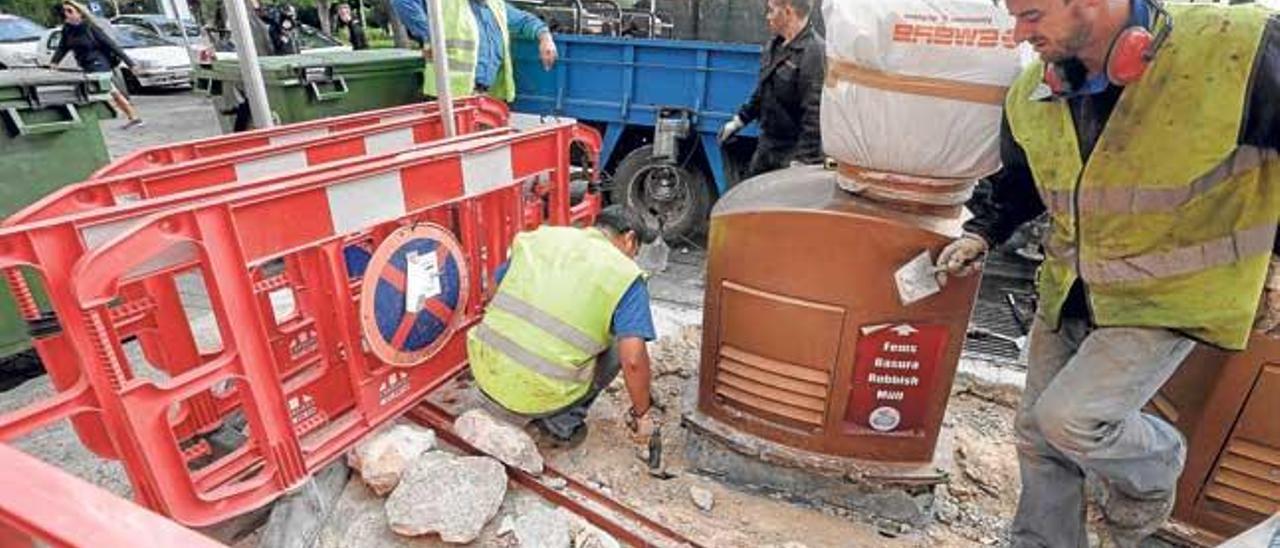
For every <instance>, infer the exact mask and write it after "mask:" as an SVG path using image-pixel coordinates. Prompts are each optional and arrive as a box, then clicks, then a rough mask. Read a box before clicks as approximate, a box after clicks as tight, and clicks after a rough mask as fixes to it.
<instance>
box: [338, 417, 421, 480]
mask: <svg viewBox="0 0 1280 548" xmlns="http://www.w3.org/2000/svg"><path fill="white" fill-rule="evenodd" d="M435 446H436V433H435V432H432V431H431V430H430V429H427V428H422V427H420V426H417V425H412V424H397V425H395V426H392V427H391V428H389V429H387V430H386V431H383V432H380V433H378V434H375V435H374V436H373V437H372V438H371V439H369V440H368V441H365V442H364V443H361V444H360V445H357V446H356V448H355V449H354V450H352V451H351V452H350V453H348V454H347V463H348V464H350V465H351V467H352V468H354V469H356V470H358V471H359V472H360V477H361V478H362V479H363V480H364V482H365V484H366V485H368V486H369V488H370V489H373V492H375V493H377V494H378V495H379V496H386V495H387V494H388V493H390V492H391V491H392V490H393V489H395V488H396V485H397V484H398V483H400V476H401V475H402V474H404V471H405V469H406V468H408V467H409V465H410V464H412V463H413V462H414V461H415V460H417V458H418V457H419V456H420V455H422V454H423V453H426V452H427V451H430V450H432V449H433V448H435Z"/></svg>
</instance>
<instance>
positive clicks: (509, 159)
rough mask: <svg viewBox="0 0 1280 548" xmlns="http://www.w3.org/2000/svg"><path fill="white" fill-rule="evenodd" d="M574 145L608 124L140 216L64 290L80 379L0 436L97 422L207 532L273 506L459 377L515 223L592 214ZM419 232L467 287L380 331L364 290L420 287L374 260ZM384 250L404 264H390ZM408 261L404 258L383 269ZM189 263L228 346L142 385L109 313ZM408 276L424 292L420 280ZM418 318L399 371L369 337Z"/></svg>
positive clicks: (8, 261) (159, 496) (142, 480)
mask: <svg viewBox="0 0 1280 548" xmlns="http://www.w3.org/2000/svg"><path fill="white" fill-rule="evenodd" d="M574 143H577V144H578V145H580V146H583V147H585V148H586V151H587V153H588V154H587V156H588V157H590V158H592V159H595V158H597V157H598V154H599V144H600V143H599V135H598V134H596V133H595V132H594V131H592V130H590V129H588V128H584V127H580V126H576V125H572V124H558V125H547V126H544V127H540V128H536V129H531V130H529V131H525V132H520V133H516V134H507V135H501V136H495V137H479V138H472V139H466V140H463V141H461V142H457V143H453V144H449V145H445V146H439V147H431V148H429V149H427V150H421V151H414V152H410V153H405V154H400V155H398V156H397V157H396V158H394V159H390V160H385V161H380V162H370V163H365V164H362V165H359V166H352V167H348V168H344V169H341V170H336V171H333V172H326V173H322V174H317V175H307V176H303V177H299V178H298V179H297V180H294V181H290V182H285V183H279V184H275V185H270V186H268V187H264V188H259V189H255V190H246V191H240V192H236V193H234V194H231V195H228V196H225V197H220V198H218V199H214V200H208V201H202V202H199V203H195V204H191V205H186V206H182V207H177V208H169V209H167V210H164V211H162V212H161V213H159V214H157V215H154V216H152V217H149V218H148V219H146V220H144V221H142V222H140V223H134V222H130V223H129V225H128V226H125V227H122V228H123V230H122V231H121V232H120V233H119V234H118V235H117V236H115V237H114V238H112V239H111V240H110V241H108V242H105V243H104V244H102V245H101V246H100V247H97V248H96V249H95V250H94V251H92V252H91V253H90V254H88V255H86V256H84V257H82V258H81V259H80V260H79V261H78V263H77V265H76V266H75V268H74V270H73V272H72V277H73V280H74V283H75V287H74V289H75V294H74V295H69V294H68V293H69V291H68V290H69V289H70V288H69V287H68V288H64V289H63V290H61V291H51V293H50V299H51V300H52V301H54V302H55V306H56V307H57V308H58V309H60V310H61V309H68V308H74V309H77V310H80V311H81V312H82V313H81V314H80V315H78V316H74V317H69V318H68V319H66V320H65V321H64V323H65V325H64V326H63V327H64V329H65V332H64V333H65V336H66V337H67V339H68V340H69V341H70V344H71V347H72V348H74V350H75V354H76V355H77V356H79V357H81V358H82V359H83V361H82V362H81V364H80V366H79V371H78V373H79V377H78V379H77V380H76V381H75V384H73V385H72V386H71V387H70V388H67V389H62V390H61V391H60V393H59V395H58V396H57V397H56V398H54V399H51V400H49V401H45V402H40V403H39V404H37V405H36V406H33V407H31V408H28V409H24V410H21V411H19V412H18V413H16V414H11V415H8V416H5V417H0V439H12V438H13V437H16V436H20V435H23V434H24V433H26V432H29V431H31V430H32V429H34V428H38V427H40V426H41V425H44V424H48V423H50V422H52V421H56V420H61V419H64V418H67V417H69V416H73V415H76V414H80V413H92V414H96V415H98V416H100V417H101V418H102V422H103V425H104V427H105V430H106V432H107V434H108V436H107V438H108V440H109V441H110V443H111V447H112V449H113V451H114V453H115V454H117V455H119V457H120V459H121V460H122V462H123V464H124V465H125V468H126V470H127V471H128V472H129V475H130V478H131V480H132V482H133V485H134V490H135V493H136V496H137V497H138V500H139V501H140V502H142V503H143V504H145V505H146V506H148V507H150V508H153V509H156V510H157V511H160V512H162V513H165V514H167V515H170V516H171V517H173V518H175V519H177V520H178V521H180V522H182V523H186V524H190V525H203V524H208V523H212V522H216V521H218V520H220V519H223V518H226V517H228V516H231V515H235V514H239V513H242V512H244V511H248V510H251V509H253V508H255V507H258V506H261V505H263V504H266V503H267V502H269V501H270V500H272V499H273V498H274V497H276V496H277V495H279V494H280V493H282V492H284V491H285V490H287V489H288V488H291V487H293V486H295V485H297V484H298V483H299V482H300V481H302V480H303V479H304V478H305V477H306V476H307V475H308V474H309V473H310V472H311V471H314V470H316V469H317V468H318V467H320V466H323V465H324V464H326V463H327V462H329V461H331V460H332V459H334V458H337V457H338V456H340V455H341V454H342V453H343V452H344V451H345V450H346V449H347V448H349V447H350V446H351V445H352V444H353V443H354V442H355V441H356V440H358V439H359V438H360V437H361V436H363V435H365V434H367V433H368V432H370V431H372V430H373V429H375V428H377V427H378V426H380V425H381V424H383V423H385V422H386V421H388V420H390V419H391V418H393V417H395V416H397V415H399V414H400V413H402V412H404V411H405V410H406V409H407V408H408V407H409V406H411V405H412V404H414V403H415V402H416V401H417V400H419V399H420V398H421V397H423V396H424V395H426V394H427V393H428V392H429V391H430V390H431V389H432V388H434V387H435V386H436V385H437V384H438V383H440V382H442V381H443V380H444V379H446V378H447V377H448V376H449V375H451V374H453V373H455V372H457V371H458V370H460V369H461V368H462V367H465V351H464V344H463V337H462V336H461V333H462V332H463V330H465V329H466V328H467V327H469V326H470V325H472V324H474V322H475V321H477V320H478V318H479V314H480V311H481V310H482V306H483V303H482V300H483V299H482V296H483V295H485V294H487V292H488V291H489V289H490V287H489V285H491V280H492V272H493V270H494V269H495V268H496V266H497V264H498V263H499V262H500V261H502V260H503V259H504V258H505V256H506V252H507V247H508V246H509V244H510V241H511V238H512V237H513V236H514V234H515V233H516V232H517V231H519V230H522V229H524V228H527V227H530V226H533V225H536V224H538V223H540V222H542V221H543V220H544V215H545V216H546V218H547V219H549V220H550V221H551V222H553V223H557V224H567V223H570V222H589V220H590V218H591V217H593V216H594V213H595V212H596V211H598V208H599V196H598V195H596V194H590V195H589V196H588V199H587V200H585V201H584V202H583V203H581V204H579V205H577V206H574V207H572V208H571V207H570V203H569V202H570V197H569V188H568V187H569V175H570V170H571V168H570V165H569V158H570V152H569V151H570V147H571V145H573V144H574ZM406 231H408V232H406ZM2 234H4V233H3V232H0V235H2ZM71 234H72V236H70V237H74V232H72V233H71ZM406 234H408V236H406ZM424 234H425V235H426V236H424ZM405 238H408V240H405V241H407V242H409V243H411V244H413V245H427V244H429V245H428V246H427V248H424V249H425V251H423V252H424V253H426V255H423V256H421V257H419V258H420V259H423V258H424V257H425V259H423V260H429V261H430V262H431V264H432V265H435V266H432V268H437V266H438V268H439V269H440V270H439V271H440V272H442V274H441V275H440V276H441V278H440V279H445V280H448V279H455V278H456V280H455V282H454V284H453V285H449V283H443V282H442V283H443V285H441V287H444V288H446V289H445V290H440V289H437V292H438V294H439V295H452V300H451V301H449V300H446V301H444V302H441V301H440V299H441V298H443V297H440V298H435V299H431V300H429V301H423V309H422V310H421V311H419V312H413V313H412V314H410V313H409V312H404V313H403V316H402V317H396V318H392V319H393V320H396V321H398V322H399V323H398V326H399V327H397V328H396V329H394V330H392V329H390V328H388V329H387V330H386V331H378V329H381V328H380V327H375V328H370V327H369V324H368V323H366V324H365V328H364V329H363V330H362V328H361V325H360V320H359V317H360V312H358V311H357V307H359V306H362V305H366V308H367V305H368V304H369V303H363V302H361V299H360V298H359V293H360V291H361V290H362V289H364V286H365V285H367V284H368V283H373V284H384V283H385V284H387V286H386V287H389V288H391V289H385V288H382V287H380V288H379V289H378V291H383V292H384V293H385V292H386V291H392V292H394V291H396V290H397V289H396V288H397V287H398V288H399V289H398V290H399V291H401V292H405V291H407V290H405V289H404V288H405V286H406V281H405V280H406V278H405V276H403V275H397V270H396V268H401V269H403V265H404V264H406V263H404V261H405V260H411V259H405V258H404V255H403V254H400V255H396V253H391V254H390V255H388V252H387V251H385V248H383V249H378V248H380V247H383V246H384V245H392V244H387V243H386V242H387V241H391V242H399V241H401V240H403V239H405ZM421 242H427V244H421ZM28 243H29V242H28V241H26V240H23V239H21V238H12V237H10V238H5V237H3V236H0V267H6V268H8V267H14V266H21V265H35V264H36V263H37V259H38V257H36V250H35V249H32V248H31V247H30V246H29V245H28ZM406 245H408V244H406ZM353 249H357V250H358V249H375V250H376V251H375V252H374V254H373V257H374V262H373V263H372V264H374V265H377V268H379V269H380V270H379V271H378V277H377V278H372V279H370V280H368V281H366V280H365V278H366V276H365V275H364V272H363V271H361V270H360V269H359V268H353V264H352V262H351V261H349V258H350V257H351V255H350V251H351V250H353ZM415 253H416V252H415ZM380 255H381V256H383V257H392V259H391V260H390V261H384V262H382V263H378V261H377V258H378V257H379V256H380ZM396 256H399V257H400V259H398V260H400V263H399V264H400V265H401V266H400V267H396V268H392V267H389V266H388V265H395V264H396V262H395V261H396V260H397V259H395V258H394V257H396ZM415 256H416V255H415ZM192 262H196V263H197V264H198V268H200V270H201V272H202V273H203V275H204V278H205V280H206V281H207V282H208V283H209V284H210V297H211V301H212V305H213V314H214V315H215V317H216V318H217V323H218V328H219V332H220V334H221V336H222V340H223V345H224V348H223V350H222V351H221V352H220V353H218V354H217V355H215V356H210V357H207V358H205V359H202V360H201V363H200V364H199V365H196V366H195V367H193V368H191V369H190V370H187V371H185V372H182V373H181V374H178V375H175V376H172V377H171V378H169V379H168V380H167V381H150V380H146V379H145V378H143V377H141V376H139V372H138V371H135V370H134V369H133V367H132V366H131V364H130V363H129V362H128V361H127V360H126V359H125V358H124V357H123V356H124V355H123V352H122V349H121V346H120V342H121V336H120V334H119V333H118V332H117V331H116V329H115V325H116V322H115V321H112V320H111V318H112V316H113V315H115V316H117V317H118V316H119V315H120V314H121V312H120V311H121V308H122V307H128V306H130V300H129V298H128V295H127V294H126V292H125V291H124V289H125V288H126V287H130V286H133V285H134V284H138V283H146V281H148V280H153V279H156V278H157V277H164V276H168V275H170V274H172V273H173V272H174V271H175V270H177V269H183V268H187V267H188V265H190V264H192ZM370 268H373V267H370ZM450 272H452V273H453V276H454V278H448V277H447V276H446V274H448V273H450ZM397 283H398V284H399V285H398V286H397V285H396V284H397ZM407 284H408V286H410V287H411V286H412V285H413V282H412V277H411V276H410V277H409V281H408V282H407ZM448 288H452V289H448ZM282 291H288V292H291V293H292V294H293V296H294V299H295V301H296V303H297V309H296V312H295V313H293V314H292V315H289V316H288V317H283V318H279V317H276V315H275V314H274V313H273V312H272V310H271V305H270V301H271V296H272V295H273V294H278V293H280V292H282ZM440 291H443V293H439V292H440ZM450 291H452V293H450ZM379 295H381V293H379ZM68 298H70V299H71V300H72V302H66V300H67V299H68ZM378 298H379V299H381V297H378ZM392 302H395V300H394V299H393V300H392ZM401 302H403V301H401ZM383 308H385V307H383ZM392 308H394V307H392ZM428 315H429V316H428ZM411 316H412V318H411ZM424 318H425V319H426V322H425V323H428V324H431V325H435V326H436V328H438V329H437V331H436V334H435V337H436V338H435V339H432V340H431V341H430V342H431V344H433V345H435V347H434V348H432V349H431V351H430V352H429V353H428V355H425V356H422V357H421V359H422V360H425V361H422V362H421V363H419V364H418V365H414V366H411V367H404V366H392V365H389V364H387V363H385V362H383V361H382V360H380V359H378V358H376V357H375V354H374V353H373V352H372V351H371V350H370V348H369V347H368V344H367V342H366V341H367V340H369V338H370V337H381V338H383V339H385V340H383V341H382V342H385V343H389V344H391V345H393V346H398V345H405V344H408V343H407V342H406V337H408V338H409V339H412V338H413V337H416V336H418V335H419V333H418V327H416V326H417V325H418V324H419V323H423V322H420V321H419V320H422V319H424ZM433 318H434V319H438V320H439V321H438V322H435V323H431V321H430V320H432V319H433ZM436 324H438V325H436ZM406 325H408V326H409V329H406V328H405V326H406ZM370 329H373V331H370ZM391 331H394V334H392V333H391ZM410 332H412V333H410ZM379 333H381V335H380V334H379ZM188 336H190V334H189V333H188ZM166 344H167V343H166ZM414 344H417V343H414ZM162 350H163V349H162ZM193 414H202V415H204V416H206V417H213V418H215V419H216V426H217V427H218V428H217V429H213V430H207V432H209V433H212V434H215V435H204V434H205V432H183V431H180V430H182V428H180V426H181V425H182V424H184V423H185V421H186V419H187V417H188V416H190V415H193ZM241 419H242V420H243V421H244V422H245V423H246V424H247V430H245V431H244V432H243V433H242V434H243V438H242V439H240V440H239V442H238V443H236V444H233V445H232V446H228V447H222V446H220V444H221V442H220V441H219V436H218V435H220V434H224V433H226V432H227V429H228V428H234V425H235V423H236V422H237V421H238V420H241Z"/></svg>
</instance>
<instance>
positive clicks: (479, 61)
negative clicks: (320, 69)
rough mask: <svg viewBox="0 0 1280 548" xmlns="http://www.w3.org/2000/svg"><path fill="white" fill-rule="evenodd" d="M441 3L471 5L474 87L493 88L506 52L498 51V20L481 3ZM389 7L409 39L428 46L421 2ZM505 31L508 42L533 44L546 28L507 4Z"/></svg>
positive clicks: (401, 1)
mask: <svg viewBox="0 0 1280 548" xmlns="http://www.w3.org/2000/svg"><path fill="white" fill-rule="evenodd" d="M444 1H445V2H458V1H465V2H468V3H470V4H471V13H472V15H474V16H475V18H476V26H477V27H478V29H479V34H480V43H479V44H478V45H477V46H478V47H477V48H476V84H479V85H481V86H484V87H486V88H488V87H493V84H494V82H495V81H497V79H498V71H499V70H501V69H502V60H503V58H505V57H506V55H507V51H506V49H505V48H503V47H502V35H501V34H500V33H501V32H502V28H501V27H499V26H498V17H497V16H496V15H494V13H493V10H491V9H489V4H488V3H487V2H485V0H444ZM391 6H392V8H393V9H395V10H396V15H399V16H400V21H401V22H402V23H404V27H405V30H407V31H408V32H409V36H411V37H413V38H414V39H415V40H418V41H420V42H422V43H423V44H427V43H430V41H431V40H430V38H431V33H430V30H429V27H430V26H429V25H428V24H427V8H426V6H425V5H424V3H423V1H422V0H391ZM507 30H508V31H510V33H511V36H510V38H511V39H518V38H523V39H528V40H535V39H537V38H538V35H540V34H542V32H543V31H546V30H547V24H546V23H543V22H542V20H541V19H538V18H537V17H535V16H533V15H532V14H530V13H528V12H526V11H523V10H521V9H520V8H517V7H515V6H512V5H511V4H509V3H508V4H507Z"/></svg>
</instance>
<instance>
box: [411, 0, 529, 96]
mask: <svg viewBox="0 0 1280 548" xmlns="http://www.w3.org/2000/svg"><path fill="white" fill-rule="evenodd" d="M484 1H485V3H486V4H488V6H489V9H490V10H492V11H493V15H494V18H495V19H497V21H498V28H500V29H502V51H503V55H502V67H501V68H499V69H498V77H497V79H495V80H494V82H493V86H491V87H490V88H489V92H488V93H489V96H491V97H494V98H496V99H502V100H503V101H506V102H508V103H509V102H511V101H513V100H515V98H516V81H515V74H514V72H513V71H512V69H511V38H510V36H509V35H508V33H507V3H506V2H504V1H502V0H484ZM471 2H472V0H444V1H443V2H441V5H442V7H443V8H444V14H443V15H444V36H445V44H444V46H445V47H444V49H445V53H446V57H448V59H449V93H452V94H453V95H454V96H455V97H460V96H464V95H471V94H472V92H474V91H475V87H476V60H477V59H478V58H479V52H480V25H479V22H477V21H476V16H475V14H474V13H472V12H471ZM434 75H435V63H433V62H431V61H427V70H426V77H425V78H424V79H423V84H422V93H423V94H425V95H429V96H431V97H436V96H438V95H440V94H439V93H437V92H436V80H435V76H434Z"/></svg>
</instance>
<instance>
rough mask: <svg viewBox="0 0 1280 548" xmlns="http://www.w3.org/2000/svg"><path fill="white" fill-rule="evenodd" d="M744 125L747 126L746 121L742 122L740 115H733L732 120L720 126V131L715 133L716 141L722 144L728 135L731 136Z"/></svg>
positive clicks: (727, 138)
mask: <svg viewBox="0 0 1280 548" xmlns="http://www.w3.org/2000/svg"><path fill="white" fill-rule="evenodd" d="M744 127H747V124H746V122H743V121H742V118H741V117H739V116H734V117H733V119H732V120H729V121H728V122H727V123H726V124H725V125H724V126H723V127H721V128H720V133H719V134H718V135H716V142H718V143H720V144H721V145H723V144H724V142H725V141H728V140H729V138H730V137H733V136H734V135H736V134H737V133H738V132H739V131H742V128H744Z"/></svg>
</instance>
